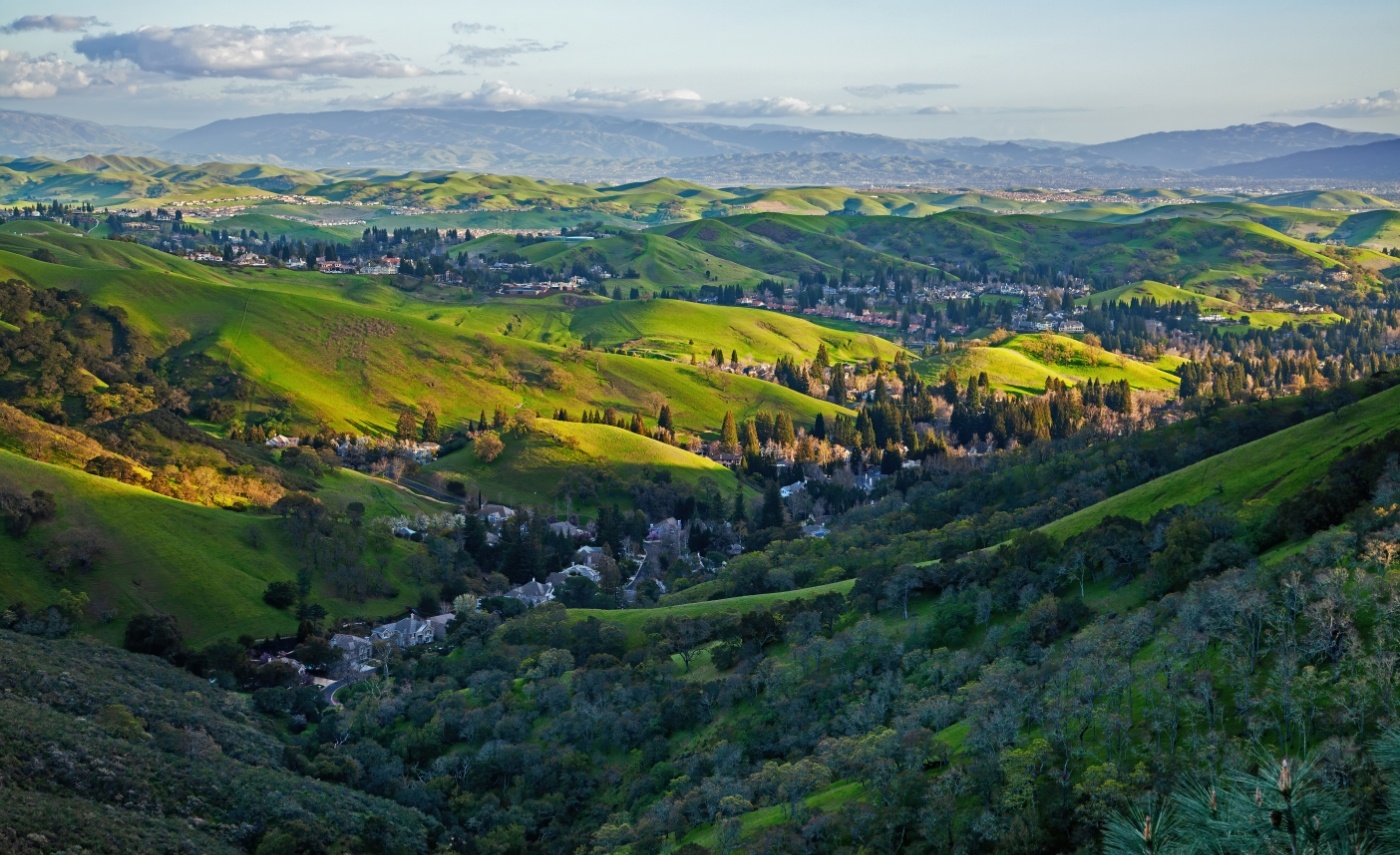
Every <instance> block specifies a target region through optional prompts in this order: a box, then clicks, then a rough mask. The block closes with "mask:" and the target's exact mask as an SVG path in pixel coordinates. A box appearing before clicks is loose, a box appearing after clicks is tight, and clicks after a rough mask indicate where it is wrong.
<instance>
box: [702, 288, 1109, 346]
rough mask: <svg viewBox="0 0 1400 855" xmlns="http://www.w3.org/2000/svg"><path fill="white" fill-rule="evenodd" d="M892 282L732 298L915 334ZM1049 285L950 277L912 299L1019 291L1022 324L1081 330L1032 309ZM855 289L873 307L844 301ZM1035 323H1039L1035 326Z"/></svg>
mask: <svg viewBox="0 0 1400 855" xmlns="http://www.w3.org/2000/svg"><path fill="white" fill-rule="evenodd" d="M1062 278H1063V282H1062V283H1061V286H1060V287H1058V288H1057V289H1056V290H1062V291H1064V292H1066V293H1067V294H1069V295H1071V296H1075V297H1082V296H1087V295H1088V294H1089V293H1091V289H1090V287H1089V285H1088V283H1086V282H1083V281H1081V280H1078V279H1074V278H1072V277H1062ZM893 287H894V282H893V281H891V282H888V283H886V289H885V290H882V289H880V288H879V287H877V286H874V285H860V286H847V287H837V286H835V285H826V286H824V287H823V288H822V300H823V302H822V303H820V304H819V305H816V306H807V307H805V308H802V307H800V306H799V304H798V302H797V291H796V290H795V289H793V288H790V287H789V288H785V289H784V290H783V295H782V297H781V298H778V297H773V296H765V295H764V294H755V295H752V296H746V297H741V298H739V300H738V301H737V303H738V305H740V306H745V307H748V308H753V309H768V310H770V311H774V312H786V313H788V314H798V313H800V314H803V315H806V316H808V317H819V318H830V319H833V320H842V321H847V322H850V323H855V324H861V325H864V326H869V327H875V328H879V329H889V330H894V329H899V330H902V331H904V332H905V333H907V334H909V335H918V334H919V333H922V332H925V330H924V324H923V323H922V322H921V320H920V319H918V318H917V317H910V318H907V319H906V320H907V323H906V321H905V320H901V319H900V318H899V312H900V308H901V304H900V303H898V302H896V301H893V300H890V299H889V298H888V293H887V292H888V290H890V289H893ZM1048 290H1049V289H1047V288H1041V287H1039V286H1035V285H1022V284H1016V283H1011V282H1000V281H987V282H953V283H932V284H928V285H923V286H920V287H918V288H917V289H916V290H915V292H914V293H913V294H912V295H911V298H912V299H913V300H914V301H916V302H917V301H928V302H943V301H947V300H971V299H973V298H974V297H979V296H985V295H997V296H1006V297H1021V298H1024V299H1025V302H1026V303H1027V304H1028V305H1029V307H1030V315H1029V316H1027V317H1025V318H1023V320H1025V322H1026V324H1027V326H1026V329H1027V330H1039V331H1046V330H1048V331H1052V332H1061V333H1069V334H1077V333H1082V332H1084V327H1083V324H1081V323H1080V322H1079V321H1076V320H1074V319H1072V318H1065V317H1041V316H1039V315H1038V314H1037V313H1036V311H1035V309H1036V307H1037V306H1038V305H1040V304H1041V303H1043V300H1042V298H1043V296H1044V293H1045V292H1046V291H1048ZM852 294H854V295H858V296H860V297H861V298H863V299H867V300H870V301H871V303H872V304H873V305H874V306H875V308H874V309H870V308H863V309H861V310H860V311H853V310H852V309H850V308H848V307H847V306H846V305H845V304H844V300H845V298H846V297H847V296H848V295H852ZM700 302H707V303H714V302H717V298H715V297H705V298H701V301H700ZM1036 324H1039V325H1038V326H1037V325H1036ZM951 331H952V332H954V333H962V332H966V329H965V328H963V327H957V328H954V329H953V330H951Z"/></svg>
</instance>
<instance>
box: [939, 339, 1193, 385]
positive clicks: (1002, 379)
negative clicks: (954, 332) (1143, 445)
mask: <svg viewBox="0 0 1400 855" xmlns="http://www.w3.org/2000/svg"><path fill="white" fill-rule="evenodd" d="M915 367H916V368H917V369H918V371H919V373H920V374H921V375H923V376H924V377H925V378H927V379H929V380H931V381H934V382H939V381H941V380H942V377H943V375H944V373H945V372H946V371H947V370H948V369H950V368H951V369H952V370H954V371H956V372H957V374H958V379H959V381H960V382H962V383H964V384H965V383H966V382H967V380H968V378H970V377H976V376H977V375H978V374H979V373H980V372H983V371H985V372H987V378H988V380H990V381H991V384H992V386H993V388H996V389H1001V390H1002V391H1005V392H1011V393H1014V394H1026V395H1039V394H1040V393H1042V392H1044V391H1045V382H1046V380H1048V379H1050V378H1052V377H1053V378H1055V379H1056V380H1060V381H1062V382H1065V383H1070V384H1078V383H1082V382H1085V381H1087V380H1091V379H1096V380H1098V381H1099V382H1102V383H1107V382H1110V381H1114V380H1127V381H1128V383H1129V384H1130V385H1131V386H1132V387H1133V388H1134V389H1140V390H1155V391H1171V390H1174V389H1175V388H1176V385H1177V383H1178V382H1179V381H1178V378H1177V377H1176V376H1175V375H1173V374H1171V373H1170V372H1169V371H1168V370H1164V369H1163V368H1162V367H1161V366H1158V365H1155V364H1148V363H1142V362H1137V361H1135V360H1132V359H1129V358H1127V357H1124V356H1119V355H1117V354H1111V353H1107V352H1101V353H1098V354H1095V353H1094V352H1093V350H1092V349H1091V348H1089V347H1087V346H1086V345H1084V344H1083V343H1081V342H1079V341H1077V340H1075V339H1072V338H1069V337H1068V336H1061V335H1051V334H1049V333H1045V334H1037V335H1019V336H1016V337H1015V338H1012V339H1010V340H1008V341H1006V342H1004V343H1003V344H1001V345H998V346H996V347H964V348H958V349H956V350H953V351H951V352H949V353H945V354H940V355H937V356H932V357H929V358H928V359H924V360H920V361H919V362H917V363H915Z"/></svg>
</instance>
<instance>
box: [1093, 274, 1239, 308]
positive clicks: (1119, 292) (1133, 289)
mask: <svg viewBox="0 0 1400 855" xmlns="http://www.w3.org/2000/svg"><path fill="white" fill-rule="evenodd" d="M1134 299H1136V300H1138V301H1144V300H1156V301H1157V302H1158V303H1162V304H1166V303H1198V304H1199V305H1200V306H1201V308H1203V309H1229V308H1238V307H1236V306H1235V305H1234V304H1233V303H1231V302H1229V301H1228V300H1222V299H1220V298H1218V297H1212V296H1210V295H1208V294H1201V293H1198V292H1196V291H1187V290H1186V289H1185V288H1177V287H1176V286H1174V285H1167V284H1165V283H1163V282H1154V281H1152V280H1150V279H1144V280H1143V281H1141V282H1133V283H1130V284H1128V285H1120V286H1118V287H1117V288H1112V289H1109V290H1108V291H1100V292H1098V293H1097V294H1093V295H1091V296H1090V297H1089V298H1088V299H1087V300H1086V301H1085V302H1087V303H1088V304H1089V305H1091V306H1099V305H1102V304H1104V303H1127V302H1130V301H1132V300H1134Z"/></svg>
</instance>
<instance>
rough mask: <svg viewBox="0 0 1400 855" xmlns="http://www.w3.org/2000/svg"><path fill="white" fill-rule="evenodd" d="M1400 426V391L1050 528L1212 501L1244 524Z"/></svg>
mask: <svg viewBox="0 0 1400 855" xmlns="http://www.w3.org/2000/svg"><path fill="white" fill-rule="evenodd" d="M1397 420H1400V387H1397V388H1391V389H1387V390H1386V391H1384V392H1381V393H1379V394H1376V395H1372V396H1370V397H1368V398H1364V399H1362V400H1361V401H1358V402H1357V403H1354V404H1351V405H1349V406H1347V407H1345V408H1344V409H1342V410H1340V411H1339V412H1337V413H1336V414H1329V415H1325V416H1319V417H1317V418H1315V419H1312V420H1310V421H1306V422H1303V423H1302V424H1299V425H1294V426H1293V427H1290V428H1286V429H1284V430H1281V431H1279V432H1278V433H1275V434H1271V435H1269V436H1266V437H1264V438H1263V439H1259V440H1255V441H1254V442H1251V443H1248V444H1246V445H1242V446H1239V447H1238V448H1234V449H1231V450H1229V451H1226V452H1224V453H1222V454H1217V455H1215V456H1214V457H1210V458H1207V459H1205V460H1202V461H1200V462H1199V463H1195V464H1193V465H1191V466H1187V467H1186V468H1184V469H1180V470H1177V471H1176V472H1172V473H1171V474H1169V475H1165V476H1163V477H1161V478H1158V479H1156V480H1153V481H1149V482H1148V483H1146V484H1143V485H1141V486H1139V487H1135V488H1133V489H1131V490H1128V491H1127V492H1124V493H1120V494H1119V495H1117V496H1114V497H1112V498H1110V499H1107V500H1105V501H1103V502H1100V503H1098V504H1096V505H1093V506H1092V507H1088V508H1085V509H1083V510H1081V511H1078V512H1076V513H1074V514H1071V515H1069V516H1067V517H1064V518H1062V519H1059V520H1056V521H1055V522H1053V523H1050V524H1049V525H1047V526H1045V527H1044V528H1043V529H1042V530H1043V531H1045V532H1047V533H1049V534H1053V535H1054V536H1056V537H1059V538H1065V537H1069V536H1070V535H1074V534H1077V533H1079V532H1081V531H1084V530H1086V529H1088V528H1090V527H1092V526H1093V525H1094V524H1095V523H1097V522H1098V521H1100V520H1102V519H1103V518H1104V517H1107V516H1126V517H1132V518H1133V519H1138V520H1145V519H1147V518H1148V517H1150V516H1151V515H1152V514H1154V513H1156V512H1157V511H1160V510H1163V509H1165V508H1170V507H1173V506H1175V505H1182V504H1184V505H1198V504H1201V503H1202V502H1207V501H1211V502H1218V503H1219V504H1221V505H1223V506H1226V507H1231V508H1240V509H1241V512H1240V513H1241V518H1242V519H1245V520H1255V519H1259V518H1260V517H1261V515H1262V514H1264V513H1265V512H1267V511H1268V510H1269V509H1271V508H1273V507H1274V506H1276V505H1277V504H1278V503H1279V502H1281V501H1283V500H1284V499H1286V498H1288V497H1290V496H1293V495H1295V494H1296V493H1298V492H1299V491H1300V490H1302V489H1303V488H1304V487H1307V486H1310V485H1312V484H1315V483H1317V482H1318V480H1319V479H1320V478H1321V476H1322V475H1324V474H1325V473H1326V472H1327V470H1328V467H1329V466H1330V465H1331V463H1332V461H1333V460H1335V459H1336V458H1337V457H1338V456H1339V455H1341V454H1342V453H1343V452H1344V451H1345V450H1346V449H1348V448H1354V447H1356V446H1357V445H1360V444H1361V443H1364V442H1367V441H1369V440H1372V439H1375V438H1377V437H1379V436H1382V435H1384V434H1385V433H1387V432H1389V431H1391V430H1394V429H1395V426H1396V424H1397Z"/></svg>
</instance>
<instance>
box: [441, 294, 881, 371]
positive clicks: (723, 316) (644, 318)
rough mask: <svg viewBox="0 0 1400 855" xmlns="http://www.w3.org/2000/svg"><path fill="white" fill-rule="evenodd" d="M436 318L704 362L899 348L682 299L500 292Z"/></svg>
mask: <svg viewBox="0 0 1400 855" xmlns="http://www.w3.org/2000/svg"><path fill="white" fill-rule="evenodd" d="M435 314H438V318H437V319H438V321H439V322H440V323H450V324H460V325H461V326H471V327H473V328H476V329H480V330H482V331H489V332H491V333H495V334H501V335H508V336H514V337H519V338H525V339H528V340H531V341H538V342H543V343H548V344H553V345H558V346H566V345H569V344H573V343H577V344H584V345H588V346H591V347H602V348H609V349H612V348H621V349H624V350H629V351H632V350H636V351H639V352H645V353H650V354H665V355H669V356H673V357H677V358H680V359H681V360H682V361H685V362H689V359H690V357H691V356H692V355H694V356H697V357H698V358H699V359H701V360H702V361H704V360H706V359H708V358H709V354H710V351H711V350H713V349H714V348H716V347H718V348H719V349H721V350H723V351H724V353H725V355H726V356H728V355H729V354H731V353H737V354H738V355H739V356H740V358H752V359H754V360H756V361H760V362H774V361H776V360H777V359H778V357H780V356H791V357H793V358H794V359H797V360H798V361H802V360H803V359H811V358H812V357H813V356H815V355H816V352H817V349H818V347H820V346H821V345H823V344H825V345H826V348H827V352H828V354H829V355H830V356H831V358H832V359H833V360H836V361H838V362H851V361H856V360H862V359H869V358H870V357H872V356H880V357H881V358H883V359H885V360H891V359H893V358H894V356H895V354H896V353H898V352H899V348H897V347H896V346H895V345H893V344H891V343H890V342H889V341H887V340H885V339H882V338H880V337H879V336H874V335H870V334H868V333H848V332H843V331H839V330H832V329H828V328H826V327H819V326H817V325H815V324H812V323H809V322H807V321H806V320H804V319H802V318H798V317H793V316H790V315H784V314H780V313H778V312H768V311H763V310H758V309H746V308H739V307H733V306H713V305H706V304H703V303H690V302H684V301H679V300H602V299H594V300H580V299H578V298H574V297H550V298H547V299H543V300H530V299H523V300H522V299H501V300H492V301H490V302H488V303H485V304H483V305H480V306H474V307H472V308H469V309H463V310H460V311H458V310H444V311H440V312H435Z"/></svg>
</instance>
